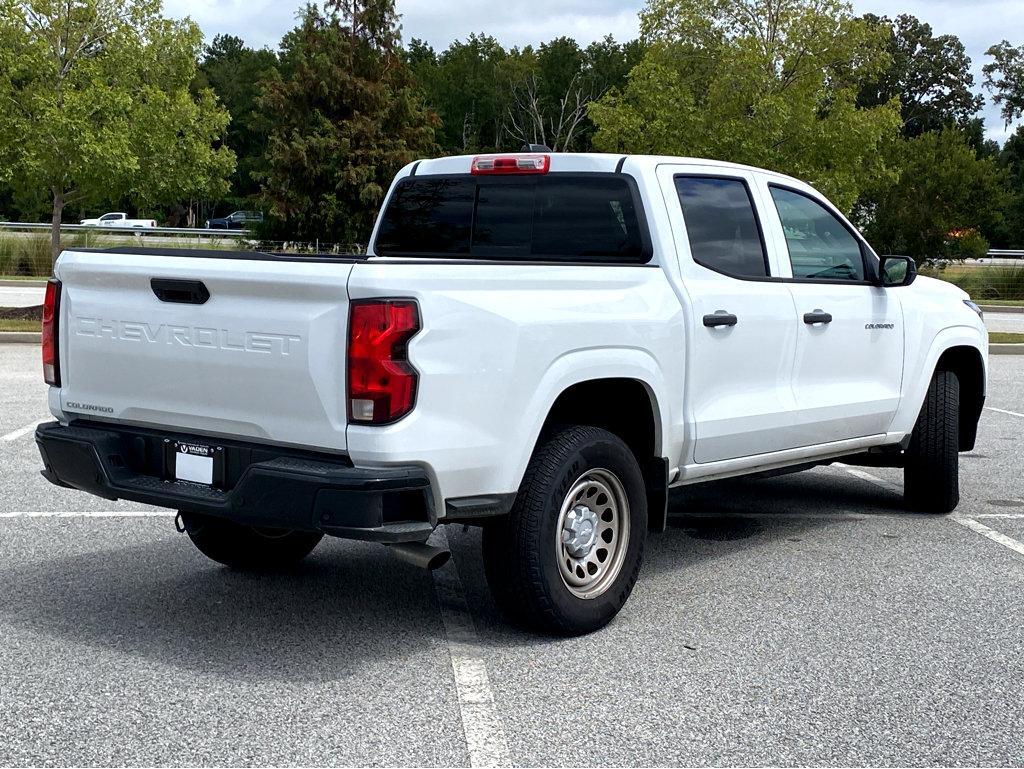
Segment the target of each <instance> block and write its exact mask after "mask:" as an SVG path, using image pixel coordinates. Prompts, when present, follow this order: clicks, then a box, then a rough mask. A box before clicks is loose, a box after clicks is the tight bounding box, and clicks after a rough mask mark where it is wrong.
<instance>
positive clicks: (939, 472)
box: [903, 371, 960, 513]
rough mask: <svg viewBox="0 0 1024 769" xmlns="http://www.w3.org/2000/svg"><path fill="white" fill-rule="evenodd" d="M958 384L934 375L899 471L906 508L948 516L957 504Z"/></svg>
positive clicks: (948, 374) (948, 376) (951, 377)
mask: <svg viewBox="0 0 1024 769" xmlns="http://www.w3.org/2000/svg"><path fill="white" fill-rule="evenodd" d="M959 442H960V380H959V379H957V376H956V374H954V373H953V372H952V371H936V372H935V376H933V377H932V381H931V383H930V384H929V385H928V395H927V396H925V399H924V406H922V407H921V414H920V416H918V418H917V423H916V424H915V425H914V431H913V433H911V436H910V446H909V447H908V448H907V452H906V466H905V468H904V471H903V495H904V497H905V498H906V501H907V505H908V506H909V507H910V508H911V509H913V510H918V511H920V512H925V513H951V512H953V510H954V509H956V506H957V504H958V503H959V502H960V454H959V451H960V443H959Z"/></svg>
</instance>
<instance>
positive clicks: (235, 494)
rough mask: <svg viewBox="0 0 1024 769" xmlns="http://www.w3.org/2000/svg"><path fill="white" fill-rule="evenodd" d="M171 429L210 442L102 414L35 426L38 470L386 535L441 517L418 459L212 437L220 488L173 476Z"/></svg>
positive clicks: (419, 529)
mask: <svg viewBox="0 0 1024 769" xmlns="http://www.w3.org/2000/svg"><path fill="white" fill-rule="evenodd" d="M168 439H174V440H180V439H185V440H191V441H194V442H203V443H209V442H211V439H209V438H197V437H196V436H187V435H177V434H174V435H171V434H163V433H159V432H156V431H153V430H143V429H137V428H127V427H126V428H121V427H120V426H118V427H117V428H112V427H110V426H108V425H102V424H98V423H87V424H86V425H84V426H80V425H79V424H78V423H73V424H71V425H69V426H62V425H61V424H59V423H57V422H50V423H47V424H43V425H40V426H39V427H38V428H36V444H37V446H38V447H39V453H40V455H41V456H42V459H43V464H44V466H45V469H44V470H43V473H42V474H43V477H44V478H46V479H47V480H48V481H50V482H51V483H54V484H57V485H59V486H64V487H69V488H75V489H80V490H82V491H86V492H89V493H90V494H95V495H97V496H100V497H103V498H105V499H110V500H115V499H128V500H131V501H133V502H140V503H143V504H147V505H156V506H157V507H166V508H170V509H172V510H183V511H185V512H191V513H201V514H203V515H212V516H217V517H220V518H226V519H229V520H232V521H235V522H237V523H242V524H249V525H253V526H266V527H273V528H284V529H296V530H301V531H321V532H323V533H325V534H330V535H333V536H339V537H345V538H349V539H361V540H368V541H372V542H385V543H387V542H421V541H423V540H425V539H426V538H427V537H428V536H429V535H430V532H431V531H433V528H434V526H435V525H436V522H437V517H436V513H435V511H434V510H433V501H432V500H433V496H432V493H431V486H430V479H429V478H428V477H427V475H426V473H425V472H424V471H423V470H422V469H420V468H418V467H396V468H382V469H364V468H356V467H352V465H351V462H349V461H348V460H347V458H346V457H339V456H332V455H321V456H316V455H311V454H309V453H308V452H307V453H305V455H299V454H300V453H299V452H290V451H288V450H284V449H276V448H274V447H269V446H264V445H260V444H248V443H244V442H240V441H215V442H216V443H218V444H221V443H223V446H220V445H219V446H218V448H219V449H222V450H223V452H224V454H225V460H224V465H225V467H226V468H227V470H226V471H225V474H224V478H223V480H222V485H223V488H217V487H216V486H206V485H201V484H196V483H190V482H188V481H176V480H172V479H169V478H168V477H167V473H166V472H164V467H165V466H164V464H163V462H164V459H163V456H164V451H163V444H164V443H165V442H166V441H167V440H168Z"/></svg>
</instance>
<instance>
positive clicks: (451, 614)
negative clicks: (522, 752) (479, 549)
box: [433, 527, 512, 769]
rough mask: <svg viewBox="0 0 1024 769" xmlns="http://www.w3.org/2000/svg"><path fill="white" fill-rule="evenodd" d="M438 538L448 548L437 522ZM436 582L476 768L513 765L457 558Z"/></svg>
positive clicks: (437, 575)
mask: <svg viewBox="0 0 1024 769" xmlns="http://www.w3.org/2000/svg"><path fill="white" fill-rule="evenodd" d="M435 536H437V542H438V545H440V546H441V547H445V548H447V547H448V537H447V535H446V534H445V533H444V531H443V529H442V528H441V527H438V531H437V535H435ZM433 574H434V586H435V588H436V590H437V597H438V601H439V603H440V604H441V619H442V620H443V621H444V630H445V635H446V636H447V638H448V654H449V655H450V656H451V659H452V671H453V672H454V674H455V689H456V691H457V693H458V697H459V712H460V714H461V716H462V729H463V732H464V734H465V735H466V747H467V748H468V749H469V765H470V766H471V767H474V769H475V768H476V767H485V766H487V767H490V766H511V765H512V758H511V755H510V753H509V750H508V740H507V738H506V736H505V726H504V724H503V723H502V720H501V716H500V715H499V714H498V709H497V707H495V704H494V693H493V692H492V691H491V681H490V678H489V677H488V675H487V664H486V662H485V661H484V658H483V654H482V653H481V651H480V642H479V638H478V636H477V634H476V627H475V626H474V625H473V617H472V615H471V614H470V613H469V605H468V604H467V603H466V594H465V592H464V591H463V589H462V580H460V579H459V572H458V569H456V568H455V563H454V562H453V561H449V562H448V564H447V565H446V566H445V567H444V568H442V569H437V570H435V571H434V572H433Z"/></svg>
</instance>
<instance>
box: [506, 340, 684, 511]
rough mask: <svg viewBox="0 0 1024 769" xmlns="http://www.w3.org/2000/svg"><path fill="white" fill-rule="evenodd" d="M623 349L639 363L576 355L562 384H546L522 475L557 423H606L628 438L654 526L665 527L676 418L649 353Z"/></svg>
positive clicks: (519, 471) (605, 427)
mask: <svg viewBox="0 0 1024 769" xmlns="http://www.w3.org/2000/svg"><path fill="white" fill-rule="evenodd" d="M588 352H594V351H588ZM602 352H608V351H602ZM611 352H613V353H614V352H617V351H611ZM623 352H627V353H628V354H627V356H626V357H629V358H632V360H633V363H634V365H628V364H627V365H623V364H624V363H625V362H624V361H620V362H619V365H609V364H608V360H607V357H606V356H602V357H604V358H605V359H604V360H603V361H602V362H601V364H600V365H591V363H592V361H591V356H590V355H589V354H588V355H579V356H571V357H572V358H573V359H574V364H575V365H570V366H568V367H567V369H566V371H567V372H572V373H571V374H568V375H567V376H563V377H559V380H560V381H558V382H557V385H556V386H549V387H546V388H542V389H543V391H544V392H545V393H546V395H545V397H544V400H543V403H544V405H543V406H542V407H540V408H538V409H537V410H536V411H532V412H531V413H536V414H538V417H539V418H538V419H537V421H536V424H535V426H534V429H533V430H532V435H531V436H530V438H529V439H528V440H527V441H525V442H524V444H523V445H524V446H526V447H528V451H527V452H526V454H525V456H524V457H523V458H522V460H521V462H520V467H519V468H518V473H519V474H518V478H520V479H521V478H522V476H523V473H524V472H525V469H526V465H527V463H528V462H529V459H530V457H532V456H533V454H534V452H535V451H536V449H537V446H538V445H539V444H540V443H541V442H542V441H543V440H544V438H545V435H546V434H548V433H549V432H550V431H551V429H552V428H554V427H555V426H557V425H561V424H582V425H589V426H592V427H601V428H603V429H606V430H608V431H609V432H612V433H614V434H615V435H618V436H619V437H620V438H622V440H623V441H624V442H625V443H626V445H627V446H629V448H630V449H631V450H632V451H633V453H634V455H635V456H636V458H637V462H638V463H639V465H640V469H641V471H642V472H643V475H644V482H645V485H646V487H647V507H648V524H649V526H648V527H649V529H651V530H653V531H661V530H663V529H664V527H665V522H666V521H665V519H666V514H667V504H668V473H669V464H670V463H669V460H668V459H667V458H666V454H668V452H670V451H671V449H670V448H669V447H668V446H667V442H668V441H667V439H668V432H667V431H668V425H669V424H670V417H669V414H668V413H666V412H667V409H668V408H669V406H668V399H667V395H666V388H665V386H664V380H663V378H662V377H661V375H660V370H659V369H658V368H657V364H656V363H655V362H654V360H653V359H652V358H651V357H650V356H649V354H647V353H641V352H640V351H635V350H634V351H623ZM638 355H639V357H637V356H638ZM560 363H561V364H562V366H564V365H565V364H566V363H567V361H566V359H562V361H560ZM549 381H550V380H549ZM669 456H671V454H669Z"/></svg>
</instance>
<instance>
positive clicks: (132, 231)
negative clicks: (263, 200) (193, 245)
mask: <svg viewBox="0 0 1024 769" xmlns="http://www.w3.org/2000/svg"><path fill="white" fill-rule="evenodd" d="M50 226H51V225H49V224H46V223H39V222H0V230H25V231H28V232H35V231H46V232H49V230H50ZM60 228H61V230H62V231H63V230H70V231H71V232H102V233H113V234H115V235H140V236H141V235H207V236H210V237H214V238H246V237H249V236H251V235H252V230H220V229H212V228H211V229H206V228H205V227H109V226H106V225H95V224H62V225H61V226H60Z"/></svg>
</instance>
